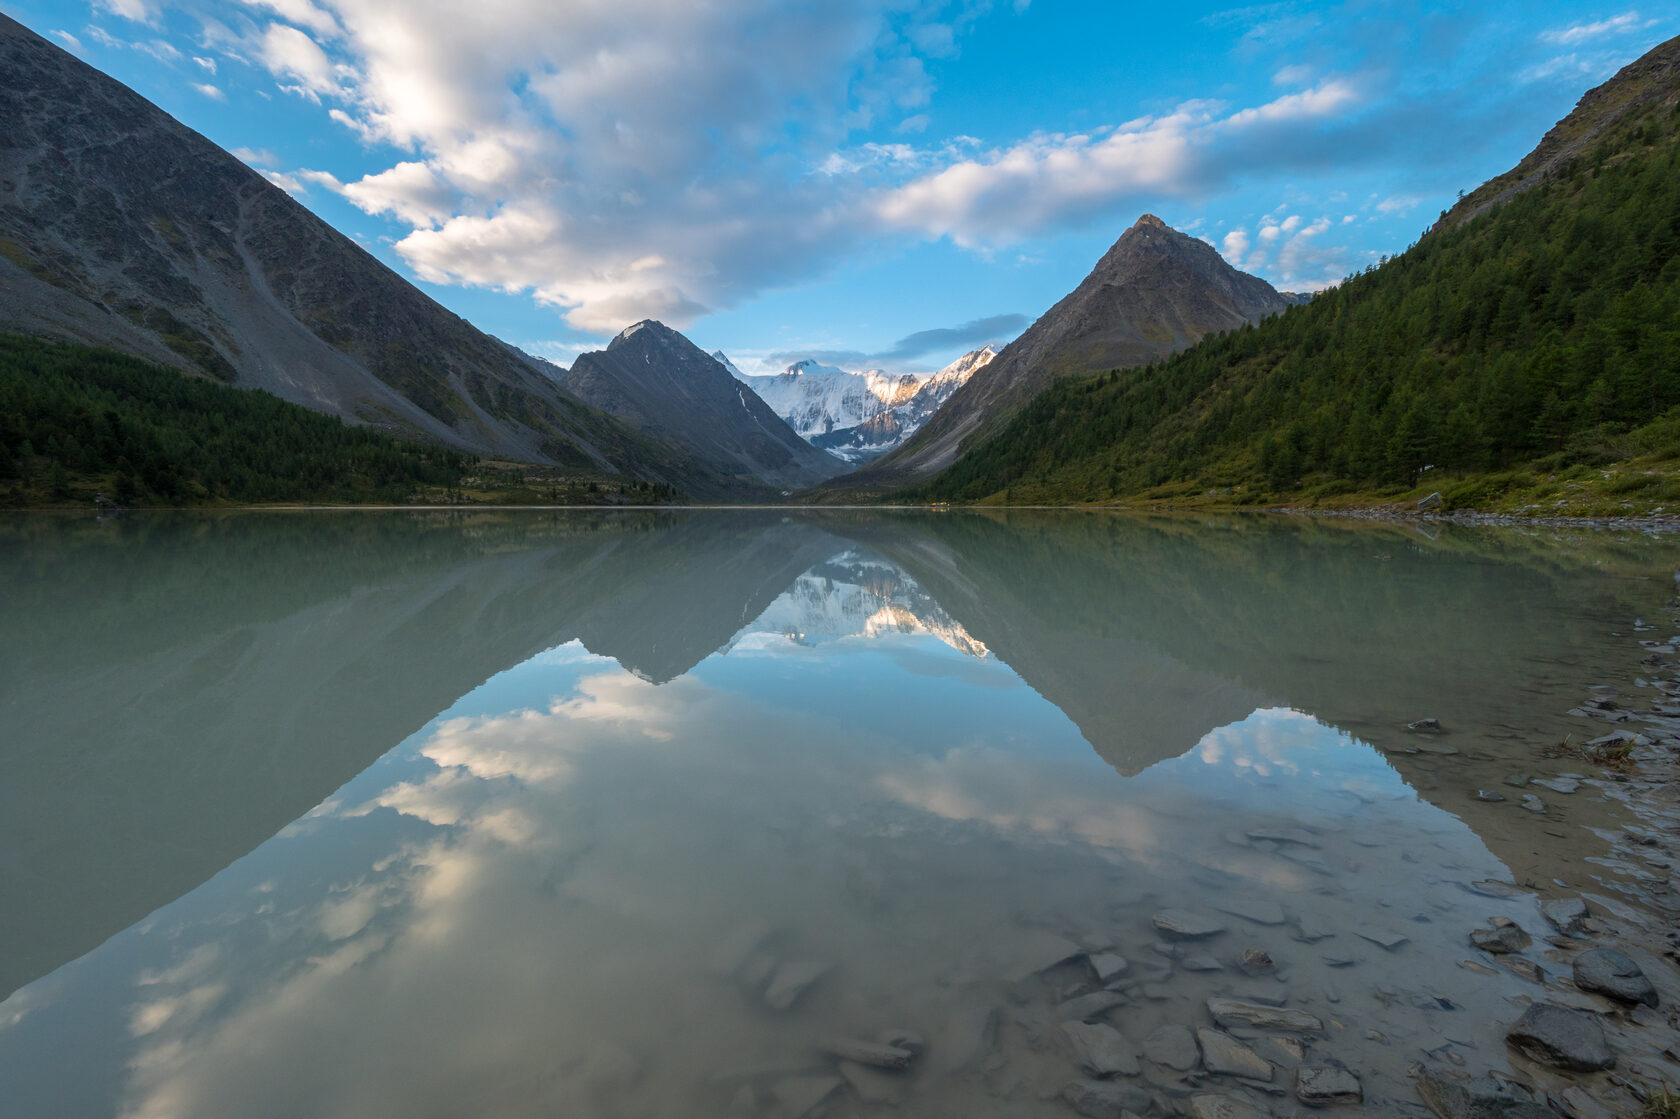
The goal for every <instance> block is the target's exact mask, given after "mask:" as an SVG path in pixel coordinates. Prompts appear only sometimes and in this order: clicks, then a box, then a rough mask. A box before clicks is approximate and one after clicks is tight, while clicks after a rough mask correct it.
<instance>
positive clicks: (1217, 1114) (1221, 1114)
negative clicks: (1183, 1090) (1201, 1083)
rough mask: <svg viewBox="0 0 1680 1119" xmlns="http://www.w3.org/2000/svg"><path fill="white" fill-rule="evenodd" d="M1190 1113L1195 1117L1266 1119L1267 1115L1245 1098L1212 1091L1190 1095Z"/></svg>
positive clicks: (1199, 1118)
mask: <svg viewBox="0 0 1680 1119" xmlns="http://www.w3.org/2000/svg"><path fill="white" fill-rule="evenodd" d="M1190 1114H1191V1116H1192V1117H1193V1119H1264V1115H1265V1113H1264V1112H1262V1111H1261V1110H1260V1109H1259V1108H1257V1107H1255V1106H1254V1105H1253V1104H1251V1103H1248V1102H1246V1101H1244V1100H1239V1099H1236V1098H1234V1097H1232V1096H1220V1095H1215V1094H1213V1093H1211V1092H1209V1093H1204V1094H1203V1095H1200V1096H1191V1097H1190Z"/></svg>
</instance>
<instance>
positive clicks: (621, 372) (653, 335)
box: [560, 319, 844, 492]
mask: <svg viewBox="0 0 1680 1119" xmlns="http://www.w3.org/2000/svg"><path fill="white" fill-rule="evenodd" d="M560 384H561V387H562V388H564V389H565V390H566V391H568V392H571V393H573V394H574V395H576V396H577V397H578V398H579V399H581V400H583V401H585V402H587V403H589V404H591V405H593V406H595V407H597V408H600V409H601V410H602V411H604V412H606V413H608V414H609V415H612V416H614V417H616V418H617V419H619V420H621V421H622V422H624V423H626V424H628V425H629V426H630V427H631V428H632V429H633V430H635V431H638V432H641V433H642V434H644V435H648V436H650V437H652V438H655V439H660V440H663V441H666V442H669V443H671V444H673V445H674V446H676V447H678V448H680V449H681V450H682V451H683V452H684V453H685V454H688V455H690V456H692V458H693V459H694V460H695V461H696V462H698V463H700V464H701V465H702V466H703V467H704V468H705V469H706V470H707V471H709V472H710V473H711V474H712V475H713V476H714V478H715V482H713V483H711V484H710V488H711V489H713V490H714V491H718V488H719V487H720V486H721V487H722V490H724V491H726V490H728V489H730V488H732V487H747V488H771V489H788V488H800V487H804V486H809V485H812V484H814V483H816V482H819V481H822V480H824V479H826V478H830V477H833V476H834V475H835V474H837V473H839V472H840V471H841V470H842V469H844V467H843V465H842V464H841V463H840V461H839V460H838V459H835V458H834V457H833V456H831V455H829V454H827V453H826V452H824V451H821V450H819V449H817V448H816V447H813V446H811V445H810V444H809V443H807V442H806V441H805V440H803V439H801V438H800V437H799V435H798V433H797V432H795V431H794V430H793V428H791V427H789V426H788V425H787V423H786V421H784V420H783V419H782V418H781V417H780V416H778V415H776V413H775V412H774V411H773V410H772V409H771V408H770V406H769V405H767V404H765V403H764V402H763V401H762V400H760V399H759V398H758V396H757V395H756V394H754V393H753V392H752V391H751V389H749V388H748V387H747V386H746V385H744V384H742V383H741V382H740V381H739V380H737V379H736V378H735V377H734V376H732V375H731V374H730V372H729V370H728V369H726V368H725V367H724V365H723V363H721V362H719V361H718V360H717V359H716V358H714V357H713V356H711V355H710V354H708V353H706V352H705V351H704V350H701V349H700V348H699V347H698V346H696V345H695V344H694V343H693V342H691V341H689V340H688V339H687V338H686V337H684V336H683V335H682V334H681V333H680V332H678V331H675V330H672V329H671V328H670V327H668V326H666V325H665V324H663V323H661V322H658V321H656V320H653V319H643V320H642V321H641V322H638V323H635V324H633V325H631V326H629V327H626V328H625V329H624V330H623V331H622V332H620V333H619V334H618V335H617V337H615V338H614V339H613V340H612V341H611V342H609V343H608V344H607V348H606V349H604V350H594V351H590V352H588V353H584V354H580V355H578V358H577V360H576V361H574V362H572V367H571V368H570V369H569V370H567V371H566V372H565V374H564V375H563V376H562V377H561V381H560ZM719 492H721V491H719Z"/></svg>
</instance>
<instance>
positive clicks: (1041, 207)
mask: <svg viewBox="0 0 1680 1119" xmlns="http://www.w3.org/2000/svg"><path fill="white" fill-rule="evenodd" d="M1360 99H1361V98H1360V95H1359V93H1358V91H1357V90H1356V88H1355V86H1354V85H1353V83H1351V82H1349V81H1346V80H1344V79H1327V80H1325V81H1324V82H1322V83H1320V84H1319V85H1318V86H1316V87H1314V88H1313V89H1309V90H1303V91H1301V92H1299V93H1291V94H1287V95H1285V96H1283V97H1279V98H1277V99H1276V100H1274V101H1270V102H1268V103H1266V104H1264V105H1259V106H1255V107H1253V108H1247V109H1241V110H1238V111H1237V112H1234V113H1229V114H1225V115H1221V114H1222V112H1223V106H1221V105H1219V104H1218V103H1216V102H1209V101H1191V102H1186V103H1184V104H1182V105H1180V106H1178V108H1177V109H1175V110H1173V111H1172V112H1170V113H1167V114H1165V115H1163V116H1159V117H1144V118H1141V119H1139V120H1134V121H1129V122H1127V123H1126V124H1123V125H1121V126H1119V127H1118V128H1115V129H1113V130H1110V131H1108V132H1107V133H1106V135H1102V136H1101V137H1100V138H1097V137H1096V136H1095V135H1094V134H1084V133H1081V134H1076V135H1064V134H1041V135H1037V136H1034V137H1031V138H1030V139H1028V140H1027V141H1025V142H1023V143H1020V144H1016V145H1014V146H1013V147H1010V148H1006V149H1003V150H1001V151H995V152H991V153H987V154H986V155H984V156H981V157H976V158H970V159H965V160H962V161H960V162H957V163H954V164H952V165H950V166H947V167H944V168H942V169H940V170H938V171H935V172H932V173H930V174H927V175H925V176H923V177H921V178H919V179H916V180H914V181H912V182H910V183H907V184H905V185H904V186H901V187H899V188H897V189H895V190H893V191H890V192H888V193H887V194H886V195H885V196H884V197H883V198H881V199H880V200H879V202H878V203H877V212H878V213H879V215H880V217H881V218H882V220H883V222H884V223H885V224H886V225H887V226H888V227H890V228H897V229H902V230H907V231H911V232H916V233H920V234H922V235H924V236H930V237H941V236H949V237H951V238H953V239H954V240H956V241H957V242H958V243H959V244H964V245H971V246H972V245H980V244H983V243H987V242H994V241H1009V240H1013V239H1017V238H1020V237H1024V236H1027V235H1029V234H1032V233H1037V232H1040V231H1043V230H1044V229H1047V228H1049V227H1051V226H1053V225H1055V224H1057V223H1059V222H1062V221H1066V220H1068V219H1069V218H1076V217H1078V216H1081V215H1088V214H1091V213H1094V212H1096V211H1098V210H1100V209H1103V208H1105V207H1107V206H1111V205H1112V204H1113V203H1114V202H1115V201H1116V200H1117V199H1119V198H1123V197H1125V196H1127V195H1135V194H1142V193H1150V194H1158V195H1169V196H1175V197H1184V196H1190V195H1195V194H1201V193H1205V192H1207V191H1209V190H1211V189H1213V188H1215V187H1217V186H1219V185H1221V184H1223V183H1224V182H1226V181H1228V180H1229V179H1230V178H1231V177H1232V176H1234V175H1235V174H1237V173H1238V172H1239V170H1240V169H1241V166H1242V162H1243V160H1244V159H1246V158H1247V157H1246V155H1241V156H1240V157H1239V153H1245V152H1247V151H1248V150H1249V149H1250V148H1252V147H1253V146H1254V145H1255V144H1267V143H1271V142H1273V141H1278V142H1297V138H1298V134H1299V132H1300V130H1301V129H1302V128H1303V127H1304V126H1307V125H1310V124H1311V123H1313V122H1315V121H1318V120H1323V119H1326V118H1332V117H1335V116H1337V115H1338V114H1341V113H1344V112H1346V111H1347V110H1349V109H1350V108H1352V107H1353V106H1355V105H1356V104H1358V103H1359V101H1360Z"/></svg>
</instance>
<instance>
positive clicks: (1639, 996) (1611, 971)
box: [1575, 948, 1657, 1006]
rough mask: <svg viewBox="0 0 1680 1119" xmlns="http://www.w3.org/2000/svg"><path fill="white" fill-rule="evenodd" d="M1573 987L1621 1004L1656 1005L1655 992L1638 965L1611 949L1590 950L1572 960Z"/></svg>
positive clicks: (1654, 988)
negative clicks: (1573, 969)
mask: <svg viewBox="0 0 1680 1119" xmlns="http://www.w3.org/2000/svg"><path fill="white" fill-rule="evenodd" d="M1575 986H1577V987H1579V988H1581V989H1582V990H1583V991H1597V992H1598V993H1599V994H1601V995H1609V996H1610V997H1611V998H1613V999H1619V1000H1621V1001H1622V1002H1642V1003H1644V1004H1645V1005H1646V1006H1656V1005H1657V989H1656V987H1655V986H1653V985H1652V983H1651V981H1650V980H1649V979H1647V978H1646V977H1645V973H1644V972H1643V971H1641V970H1640V969H1639V965H1638V964H1636V963H1634V962H1633V960H1632V959H1630V958H1629V957H1627V956H1624V955H1623V954H1622V953H1620V952H1618V951H1616V950H1615V949H1613V948H1594V949H1592V950H1591V951H1587V952H1582V953H1581V954H1580V955H1579V956H1576V957H1575Z"/></svg>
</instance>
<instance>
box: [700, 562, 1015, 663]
mask: <svg viewBox="0 0 1680 1119" xmlns="http://www.w3.org/2000/svg"><path fill="white" fill-rule="evenodd" d="M751 634H773V635H776V636H779V637H782V638H785V639H786V640H788V641H789V642H791V643H793V644H796V645H817V644H820V643H822V642H824V641H835V640H839V639H841V638H846V637H865V638H870V639H874V638H880V637H886V636H888V635H891V634H904V635H912V634H926V635H928V636H930V637H934V638H937V639H938V640H939V641H941V642H943V643H944V644H946V645H948V646H950V647H951V648H953V649H955V650H956V651H957V652H959V653H962V654H963V655H964V656H970V657H976V658H983V657H985V656H986V655H987V653H988V650H987V649H986V646H985V645H984V644H983V643H982V642H980V641H978V640H976V639H975V638H974V637H972V636H970V634H969V633H968V631H967V630H965V629H964V628H963V627H962V625H961V623H959V622H957V620H956V619H954V618H952V617H951V616H950V615H949V614H947V613H946V612H945V611H944V610H943V609H942V608H941V607H940V606H939V604H938V603H936V602H935V601H934V600H933V596H931V595H929V594H928V593H927V592H926V591H925V590H923V589H922V587H921V586H920V585H919V584H918V583H917V582H916V581H915V580H914V579H912V578H910V576H908V575H906V574H905V573H904V571H903V570H902V569H900V568H899V567H897V566H896V565H894V564H892V563H889V562H887V561H885V560H882V559H880V558H879V557H877V556H874V555H871V554H868V553H865V552H861V551H859V550H857V549H848V550H847V551H845V552H842V553H840V554H839V555H837V556H834V557H833V558H832V559H830V560H828V561H827V562H825V563H819V564H817V565H815V566H813V567H812V568H811V569H810V570H808V571H806V572H805V573H804V574H803V575H801V576H799V577H798V578H797V579H795V580H794V581H793V585H792V586H790V587H789V588H788V589H787V590H786V591H785V592H784V593H783V594H782V595H781V596H780V597H778V598H777V599H776V600H775V601H774V602H772V603H771V604H770V605H769V606H768V607H767V608H766V609H765V610H764V612H763V613H761V614H760V615H759V616H758V617H757V618H756V619H754V621H753V623H752V624H751V625H749V626H747V627H746V628H744V629H742V630H741V632H740V633H739V634H737V635H736V637H735V641H734V642H732V643H731V644H732V645H738V644H740V642H741V641H742V639H743V638H745V637H747V636H748V635H751Z"/></svg>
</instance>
